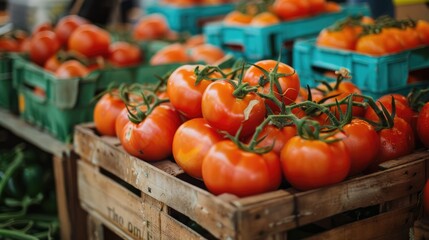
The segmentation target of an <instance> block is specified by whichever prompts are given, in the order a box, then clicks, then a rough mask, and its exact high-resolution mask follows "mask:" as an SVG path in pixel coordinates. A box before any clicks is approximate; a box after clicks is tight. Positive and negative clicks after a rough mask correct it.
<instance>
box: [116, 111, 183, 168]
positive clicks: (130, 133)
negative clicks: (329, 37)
mask: <svg viewBox="0 0 429 240" xmlns="http://www.w3.org/2000/svg"><path fill="white" fill-rule="evenodd" d="M180 125H181V120H180V117H179V114H178V113H177V111H176V110H175V109H174V108H172V107H171V106H170V105H167V104H161V105H159V106H157V107H156V108H155V109H154V110H153V111H152V112H151V113H150V114H149V115H148V116H147V117H146V118H145V119H144V120H143V121H142V122H141V123H139V124H135V123H132V122H128V123H127V124H126V125H125V126H124V128H123V129H122V135H121V136H119V140H120V141H121V143H122V146H123V147H124V149H125V151H127V152H128V153H129V154H131V155H133V156H135V157H138V158H140V159H142V160H144V161H158V160H163V159H166V158H167V157H169V156H170V155H171V153H172V145H173V137H174V134H175V132H176V130H177V128H179V126H180Z"/></svg>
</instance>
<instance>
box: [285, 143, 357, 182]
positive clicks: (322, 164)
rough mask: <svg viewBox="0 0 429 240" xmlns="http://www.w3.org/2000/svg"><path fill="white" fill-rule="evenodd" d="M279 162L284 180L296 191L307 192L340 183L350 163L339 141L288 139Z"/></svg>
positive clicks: (345, 175)
mask: <svg viewBox="0 0 429 240" xmlns="http://www.w3.org/2000/svg"><path fill="white" fill-rule="evenodd" d="M280 160H281V163H282V169H283V174H284V176H285V177H286V180H287V181H288V182H289V183H290V184H291V185H292V186H293V187H294V188H296V189H298V190H310V189H315V188H320V187H324V186H328V185H331V184H335V183H338V182H341V181H343V180H344V179H345V178H346V177H347V175H348V174H349V170H350V166H351V160H350V154H349V151H348V149H347V146H346V144H345V143H344V142H343V141H341V140H340V141H336V142H333V143H326V142H323V141H321V140H307V139H303V138H301V137H300V136H295V137H293V138H291V139H290V140H289V141H288V142H287V143H286V145H285V146H284V147H283V149H282V151H281V154H280Z"/></svg>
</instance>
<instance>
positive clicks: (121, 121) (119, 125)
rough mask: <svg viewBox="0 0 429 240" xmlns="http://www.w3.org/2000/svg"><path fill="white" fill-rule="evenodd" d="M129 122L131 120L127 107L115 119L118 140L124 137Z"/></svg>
mask: <svg viewBox="0 0 429 240" xmlns="http://www.w3.org/2000/svg"><path fill="white" fill-rule="evenodd" d="M129 121H130V120H129V119H128V110H127V108H126V107H125V108H124V109H122V110H121V112H120V113H119V114H118V116H116V119H115V134H116V136H117V137H118V138H119V137H121V136H122V132H123V131H122V130H123V129H124V127H125V125H126V124H127V123H128V122H129Z"/></svg>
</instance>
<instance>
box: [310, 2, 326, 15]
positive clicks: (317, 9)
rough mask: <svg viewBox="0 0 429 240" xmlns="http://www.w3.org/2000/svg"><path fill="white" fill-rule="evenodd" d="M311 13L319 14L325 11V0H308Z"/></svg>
mask: <svg viewBox="0 0 429 240" xmlns="http://www.w3.org/2000/svg"><path fill="white" fill-rule="evenodd" d="M308 4H309V13H310V14H311V15H317V14H320V13H323V12H324V11H325V4H326V1H325V0H308Z"/></svg>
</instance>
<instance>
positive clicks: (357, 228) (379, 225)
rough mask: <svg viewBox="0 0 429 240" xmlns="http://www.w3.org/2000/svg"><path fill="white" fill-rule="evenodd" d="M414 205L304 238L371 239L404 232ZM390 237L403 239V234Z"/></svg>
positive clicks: (321, 239) (411, 217)
mask: <svg viewBox="0 0 429 240" xmlns="http://www.w3.org/2000/svg"><path fill="white" fill-rule="evenodd" d="M414 207H415V205H412V206H407V207H404V208H401V209H397V210H393V211H389V212H386V213H382V214H379V215H376V216H374V217H370V218H367V219H363V220H360V221H356V222H353V223H350V224H346V225H343V226H341V227H338V228H334V229H332V230H329V231H326V232H323V233H321V234H317V235H314V236H311V237H309V238H306V240H324V239H347V240H372V239H378V238H385V236H386V235H390V234H391V233H398V232H404V231H407V230H409V227H410V226H411V223H412V221H413V216H412V215H413V213H412V209H413V208H414ZM391 239H404V238H403V236H395V237H394V238H391Z"/></svg>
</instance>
